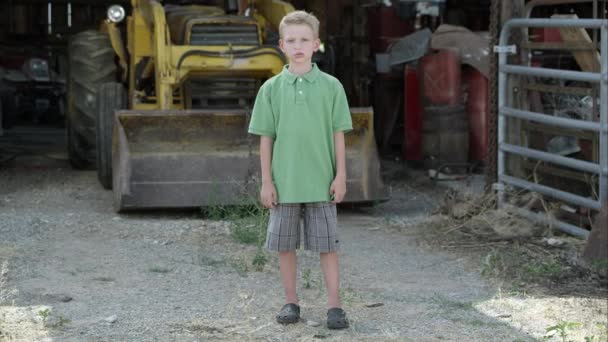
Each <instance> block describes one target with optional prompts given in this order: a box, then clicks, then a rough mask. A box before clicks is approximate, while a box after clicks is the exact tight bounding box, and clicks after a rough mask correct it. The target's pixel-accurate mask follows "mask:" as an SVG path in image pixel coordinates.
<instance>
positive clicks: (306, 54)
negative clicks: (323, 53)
mask: <svg viewBox="0 0 608 342" xmlns="http://www.w3.org/2000/svg"><path fill="white" fill-rule="evenodd" d="M319 45H320V41H319V38H316V37H315V35H314V33H313V31H312V28H311V27H310V26H308V25H305V24H302V25H287V26H285V27H284V28H283V36H282V37H281V39H280V40H279V46H280V47H281V51H283V53H284V54H285V55H286V56H287V58H289V63H291V64H304V63H310V61H311V59H312V54H313V53H314V52H315V51H317V50H318V49H319Z"/></svg>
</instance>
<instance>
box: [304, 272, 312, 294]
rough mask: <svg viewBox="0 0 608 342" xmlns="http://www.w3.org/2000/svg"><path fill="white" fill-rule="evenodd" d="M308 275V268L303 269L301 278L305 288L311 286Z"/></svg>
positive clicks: (309, 273)
mask: <svg viewBox="0 0 608 342" xmlns="http://www.w3.org/2000/svg"><path fill="white" fill-rule="evenodd" d="M310 275H311V272H310V269H306V270H304V272H302V279H303V280H304V288H305V289H310V288H311V287H312V286H311V279H310Z"/></svg>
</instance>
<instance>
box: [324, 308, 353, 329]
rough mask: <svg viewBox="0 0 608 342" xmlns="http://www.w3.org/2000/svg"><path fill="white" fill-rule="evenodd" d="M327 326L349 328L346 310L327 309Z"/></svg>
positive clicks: (330, 327)
mask: <svg viewBox="0 0 608 342" xmlns="http://www.w3.org/2000/svg"><path fill="white" fill-rule="evenodd" d="M327 327H328V328H329V329H344V328H348V318H346V312H344V310H342V309H341V308H332V309H329V310H327Z"/></svg>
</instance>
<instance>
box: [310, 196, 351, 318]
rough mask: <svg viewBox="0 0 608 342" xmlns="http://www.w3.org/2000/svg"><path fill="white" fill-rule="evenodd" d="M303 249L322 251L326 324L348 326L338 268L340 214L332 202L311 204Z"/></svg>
mask: <svg viewBox="0 0 608 342" xmlns="http://www.w3.org/2000/svg"><path fill="white" fill-rule="evenodd" d="M304 236H305V238H304V248H306V249H308V250H312V251H315V252H319V253H320V256H321V269H322V270H323V276H324V278H325V286H326V288H327V307H328V310H327V327H328V328H329V329H344V328H348V326H349V323H348V319H347V318H346V313H345V312H344V310H342V305H341V303H340V271H339V268H338V266H339V265H338V253H337V252H338V243H339V240H338V215H337V210H336V205H335V204H333V203H325V202H323V203H308V204H307V205H306V214H305V215H304Z"/></svg>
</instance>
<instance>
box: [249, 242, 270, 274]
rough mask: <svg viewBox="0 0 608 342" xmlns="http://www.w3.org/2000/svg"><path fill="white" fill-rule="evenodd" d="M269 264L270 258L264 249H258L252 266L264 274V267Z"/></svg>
mask: <svg viewBox="0 0 608 342" xmlns="http://www.w3.org/2000/svg"><path fill="white" fill-rule="evenodd" d="M267 263H268V257H267V256H266V253H265V252H264V250H263V249H262V248H258V251H257V253H256V254H255V256H254V257H253V261H252V262H251V265H253V268H254V269H255V270H256V271H258V272H262V271H263V270H264V266H266V264H267Z"/></svg>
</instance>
